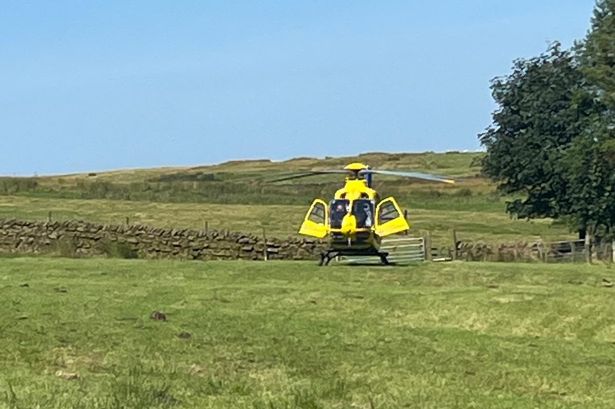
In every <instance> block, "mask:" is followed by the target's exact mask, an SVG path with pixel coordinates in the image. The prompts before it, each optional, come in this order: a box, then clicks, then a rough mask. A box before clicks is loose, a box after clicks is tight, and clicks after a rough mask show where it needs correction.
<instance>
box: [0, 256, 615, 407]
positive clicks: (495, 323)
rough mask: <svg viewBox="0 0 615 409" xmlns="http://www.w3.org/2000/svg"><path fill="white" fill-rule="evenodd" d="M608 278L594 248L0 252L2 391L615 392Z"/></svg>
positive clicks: (140, 395)
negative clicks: (504, 254) (359, 261)
mask: <svg viewBox="0 0 615 409" xmlns="http://www.w3.org/2000/svg"><path fill="white" fill-rule="evenodd" d="M605 279H606V280H609V281H610V282H613V281H615V273H614V271H613V270H612V269H609V268H607V267H605V266H593V267H589V266H585V265H557V266H553V265H541V264H540V265H533V264H514V265H512V264H504V263H500V264H488V263H481V264H478V263H477V264H473V263H465V264H464V263H450V264H425V265H417V266H412V267H405V268H400V267H398V268H388V267H362V268H350V267H347V266H346V267H345V266H332V267H330V268H318V267H316V266H315V265H314V264H313V263H292V262H279V263H278V262H271V263H264V262H262V263H248V262H215V263H214V262H212V263H198V262H194V263H193V262H161V261H155V262H154V261H141V260H136V261H135V260H131V261H126V260H124V261H118V260H103V259H89V260H70V259H60V258H56V259H49V258H35V259H32V258H5V259H0V291H1V294H2V297H0V308H1V311H2V320H0V345H1V346H2V353H1V354H0V407H5V408H32V407H41V408H120V407H122V408H268V409H270V408H404V407H408V408H438V409H441V408H472V407H475V408H494V409H498V408H520V409H524V408H592V409H600V408H605V409H606V408H609V409H610V408H613V407H615V354H614V352H615V349H614V348H615V346H614V344H615V296H614V293H613V292H614V291H615V287H614V288H610V287H606V286H604V285H603V282H604V281H603V280H605ZM154 310H160V311H163V312H164V313H166V314H167V317H168V320H167V321H166V322H162V321H154V320H151V319H149V315H150V313H151V312H152V311H154ZM181 333H188V334H190V336H189V337H188V336H187V335H185V334H184V335H185V337H184V338H181V337H179V334H181ZM71 374H74V375H76V376H78V379H74V380H67V379H64V377H66V376H69V375H71Z"/></svg>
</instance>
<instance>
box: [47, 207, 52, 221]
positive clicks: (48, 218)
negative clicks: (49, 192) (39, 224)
mask: <svg viewBox="0 0 615 409" xmlns="http://www.w3.org/2000/svg"><path fill="white" fill-rule="evenodd" d="M51 219H52V217H51V210H50V211H49V213H48V214H47V221H48V222H49V223H51Z"/></svg>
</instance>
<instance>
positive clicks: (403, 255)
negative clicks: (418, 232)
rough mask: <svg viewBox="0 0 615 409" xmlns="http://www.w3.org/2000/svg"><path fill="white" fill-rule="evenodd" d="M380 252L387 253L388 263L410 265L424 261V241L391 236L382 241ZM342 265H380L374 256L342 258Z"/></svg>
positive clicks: (377, 258) (417, 238)
mask: <svg viewBox="0 0 615 409" xmlns="http://www.w3.org/2000/svg"><path fill="white" fill-rule="evenodd" d="M380 251H385V252H387V253H389V257H388V259H389V262H391V263H393V264H410V263H420V262H422V261H425V241H424V240H423V238H422V237H400V236H393V237H390V238H385V239H382V245H381V246H380ZM339 261H340V262H342V263H372V262H373V263H380V258H379V257H375V256H367V257H358V256H342V257H340V258H339Z"/></svg>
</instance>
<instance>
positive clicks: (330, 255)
mask: <svg viewBox="0 0 615 409" xmlns="http://www.w3.org/2000/svg"><path fill="white" fill-rule="evenodd" d="M338 256H378V257H380V262H381V263H382V264H384V265H385V266H388V265H390V264H391V263H390V262H389V259H388V256H389V253H387V252H384V251H374V252H369V253H357V252H354V251H353V252H347V251H343V250H327V251H323V252H322V253H320V262H319V263H318V265H319V266H328V265H329V263H330V262H331V260H333V259H334V258H336V257H338Z"/></svg>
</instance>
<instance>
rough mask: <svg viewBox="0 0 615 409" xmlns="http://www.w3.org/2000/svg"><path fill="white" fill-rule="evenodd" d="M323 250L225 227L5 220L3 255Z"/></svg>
mask: <svg viewBox="0 0 615 409" xmlns="http://www.w3.org/2000/svg"><path fill="white" fill-rule="evenodd" d="M323 249H324V245H323V243H321V242H319V241H313V240H307V239H300V238H288V239H287V240H279V239H265V238H263V237H257V236H254V235H250V234H242V233H234V232H226V231H208V232H204V231H197V230H188V229H161V228H156V227H151V226H143V225H101V224H94V223H88V222H83V221H65V222H48V223H47V222H39V221H22V220H2V219H0V252H1V253H12V254H48V253H60V254H62V255H67V256H82V257H88V256H101V255H109V256H118V257H126V258H130V257H138V258H178V259H189V260H230V259H246V260H264V259H282V260H308V259H316V258H318V256H319V254H320V252H321V251H322V250H323Z"/></svg>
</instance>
